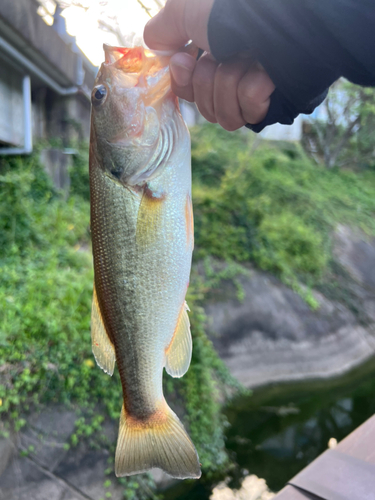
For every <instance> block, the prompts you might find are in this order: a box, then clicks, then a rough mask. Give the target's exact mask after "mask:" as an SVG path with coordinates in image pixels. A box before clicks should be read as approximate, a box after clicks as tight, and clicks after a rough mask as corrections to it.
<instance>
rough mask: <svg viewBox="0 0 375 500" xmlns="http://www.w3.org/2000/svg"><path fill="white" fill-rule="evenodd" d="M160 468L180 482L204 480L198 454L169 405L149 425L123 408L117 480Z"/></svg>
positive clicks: (117, 451)
mask: <svg viewBox="0 0 375 500" xmlns="http://www.w3.org/2000/svg"><path fill="white" fill-rule="evenodd" d="M154 467H158V468H160V469H162V470H163V471H165V472H166V473H167V474H169V475H170V476H172V477H175V478H178V479H187V478H196V479H198V478H199V477H200V476H201V470H200V465H199V460H198V455H197V452H196V450H195V448H194V445H193V443H192V442H191V440H190V438H189V436H188V435H187V433H186V431H185V429H184V427H183V425H182V423H181V422H180V420H179V419H178V417H177V415H175V413H173V411H172V410H171V409H170V408H169V406H168V405H167V404H165V410H164V411H161V410H160V411H157V412H156V413H155V414H154V415H152V416H151V417H150V418H149V419H148V420H146V421H138V420H135V419H133V418H132V417H130V416H129V417H128V416H127V415H126V413H125V410H124V407H122V411H121V417H120V429H119V435H118V440H117V448H116V461H115V470H116V476H118V477H121V476H129V475H131V474H138V473H140V472H145V471H147V470H149V469H152V468H154Z"/></svg>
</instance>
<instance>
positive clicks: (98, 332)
mask: <svg viewBox="0 0 375 500" xmlns="http://www.w3.org/2000/svg"><path fill="white" fill-rule="evenodd" d="M91 341H92V352H93V353H94V356H95V360H96V362H97V364H98V365H99V366H100V368H101V369H102V370H104V371H105V372H106V373H108V374H109V375H113V370H114V368H115V361H116V357H115V348H114V347H113V344H112V342H111V340H110V338H109V337H108V334H107V331H106V329H105V326H104V323H103V318H102V314H101V312H100V306H99V302H98V297H97V295H96V289H95V284H94V294H93V297H92V309H91Z"/></svg>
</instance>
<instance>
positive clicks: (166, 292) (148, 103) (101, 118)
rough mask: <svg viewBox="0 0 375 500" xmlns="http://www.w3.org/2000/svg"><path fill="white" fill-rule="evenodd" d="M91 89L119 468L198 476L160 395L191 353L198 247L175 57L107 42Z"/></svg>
mask: <svg viewBox="0 0 375 500" xmlns="http://www.w3.org/2000/svg"><path fill="white" fill-rule="evenodd" d="M104 50H105V62H104V63H103V64H102V66H101V68H100V70H99V73H98V76H97V78H96V82H95V87H94V89H93V92H92V118H91V141H90V189H91V233H92V245H93V256H94V274H95V280H94V296H93V306H92V321H91V333H92V348H93V353H94V356H95V359H96V361H97V363H98V365H99V366H100V367H101V368H102V369H103V370H104V371H105V372H107V373H109V374H110V375H112V374H113V371H114V366H115V361H117V366H118V369H119V373H120V378H121V384H122V392H123V399H124V404H123V407H122V411H121V417H120V426H119V435H118V440H117V448H116V459H115V472H116V475H117V476H125V475H130V474H136V473H140V472H144V471H147V470H149V469H151V468H154V467H158V468H160V469H162V470H164V471H165V472H167V473H168V474H170V475H171V476H173V477H176V478H181V479H183V478H198V477H200V474H201V473H200V465H199V461H198V455H197V452H196V450H195V448H194V445H193V443H192V442H191V440H190V438H189V436H188V435H187V433H186V431H185V429H184V427H183V425H182V423H181V422H180V420H179V419H178V417H177V416H176V415H175V413H173V411H172V410H171V409H170V407H169V406H168V404H167V403H166V401H165V399H164V396H163V388H162V375H163V368H164V367H165V369H166V371H167V372H168V373H169V374H170V375H172V376H173V377H181V376H182V375H184V373H186V371H187V370H188V368H189V364H190V360H191V352H192V340H191V334H190V324H189V318H188V315H187V310H188V308H187V305H186V302H185V295H186V291H187V287H188V284H189V275H190V267H191V256H192V251H193V244H194V242H193V238H194V235H193V232H194V231H193V213H192V204H191V159H190V137H189V132H188V130H187V127H186V125H185V123H184V121H183V119H182V117H181V114H180V112H179V109H178V102H177V99H176V97H175V96H174V95H173V94H172V92H171V89H170V75H169V69H168V63H169V58H168V57H164V56H163V57H162V56H156V55H155V54H153V53H151V52H149V51H147V50H145V49H143V48H142V47H136V48H131V49H129V48H121V47H109V46H104Z"/></svg>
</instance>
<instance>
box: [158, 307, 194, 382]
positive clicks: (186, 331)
mask: <svg viewBox="0 0 375 500" xmlns="http://www.w3.org/2000/svg"><path fill="white" fill-rule="evenodd" d="M188 310H189V308H188V305H187V304H186V302H184V304H183V306H182V310H181V312H180V316H179V318H178V321H177V326H176V330H175V332H174V334H173V338H172V341H171V343H170V344H169V346H168V347H167V349H166V351H165V354H166V361H165V369H166V371H167V373H169V375H171V376H172V377H178V378H179V377H182V376H183V375H185V373H186V372H187V371H188V369H189V366H190V361H191V354H192V349H193V343H192V340H191V333H190V321H189V317H188V314H187V311H188Z"/></svg>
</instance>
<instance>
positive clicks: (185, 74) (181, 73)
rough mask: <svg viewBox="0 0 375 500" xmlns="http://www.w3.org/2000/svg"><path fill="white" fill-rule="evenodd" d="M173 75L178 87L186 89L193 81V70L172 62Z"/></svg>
mask: <svg viewBox="0 0 375 500" xmlns="http://www.w3.org/2000/svg"><path fill="white" fill-rule="evenodd" d="M170 68H171V73H172V76H173V79H174V81H175V82H176V85H177V86H178V87H186V86H187V85H189V83H190V81H191V75H192V70H191V68H187V67H186V66H183V65H181V64H177V63H174V62H171V65H170Z"/></svg>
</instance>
